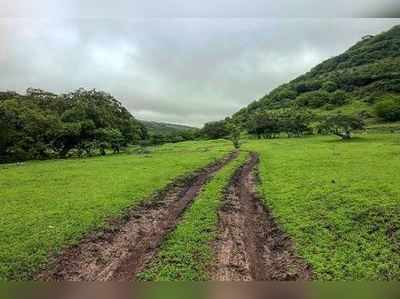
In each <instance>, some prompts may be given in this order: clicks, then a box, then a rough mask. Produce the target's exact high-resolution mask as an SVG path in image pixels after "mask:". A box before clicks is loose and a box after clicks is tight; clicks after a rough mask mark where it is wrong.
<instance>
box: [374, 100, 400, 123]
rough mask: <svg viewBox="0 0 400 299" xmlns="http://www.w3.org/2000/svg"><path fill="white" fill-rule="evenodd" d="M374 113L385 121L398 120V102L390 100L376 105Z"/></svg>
mask: <svg viewBox="0 0 400 299" xmlns="http://www.w3.org/2000/svg"><path fill="white" fill-rule="evenodd" d="M375 113H376V115H378V116H379V117H380V118H382V119H384V120H386V121H398V120H400V100H398V99H395V98H390V99H385V100H383V101H381V102H379V103H377V104H376V105H375Z"/></svg>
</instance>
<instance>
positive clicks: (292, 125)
mask: <svg viewBox="0 0 400 299" xmlns="http://www.w3.org/2000/svg"><path fill="white" fill-rule="evenodd" d="M313 117H314V116H313V114H312V113H311V112H310V111H308V110H301V109H300V110H299V109H289V110H286V111H284V112H283V113H282V114H281V115H280V119H281V120H280V125H281V129H282V130H283V131H285V132H286V133H287V135H288V137H300V136H303V135H304V134H305V133H307V132H310V131H311V129H310V124H311V121H312V120H313Z"/></svg>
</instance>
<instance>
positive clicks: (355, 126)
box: [318, 114, 364, 139]
mask: <svg viewBox="0 0 400 299" xmlns="http://www.w3.org/2000/svg"><path fill="white" fill-rule="evenodd" d="M362 129H364V121H363V119H362V118H360V117H353V116H349V115H343V114H336V115H330V116H327V117H326V118H325V119H324V120H323V121H322V122H321V123H320V125H319V127H318V130H319V131H320V133H325V134H329V133H330V134H334V135H336V136H339V137H341V138H342V139H350V138H351V133H352V131H353V130H362Z"/></svg>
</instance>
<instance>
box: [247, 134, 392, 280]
mask: <svg viewBox="0 0 400 299" xmlns="http://www.w3.org/2000/svg"><path fill="white" fill-rule="evenodd" d="M361 138H362V139H354V140H353V141H350V142H342V141H340V140H338V139H336V138H335V137H310V138H302V139H284V138H283V139H276V140H268V141H250V142H247V143H246V144H245V145H244V147H245V148H247V149H250V150H253V151H257V152H259V153H260V156H261V164H260V176H261V181H262V184H261V186H260V191H261V192H262V194H263V195H264V197H265V199H266V202H267V204H268V205H270V206H271V207H272V209H273V211H274V214H275V215H276V216H277V218H278V221H279V222H280V224H282V226H283V227H284V229H285V230H286V231H287V232H288V233H289V235H291V236H292V237H293V238H294V240H295V243H296V246H297V249H298V251H299V253H300V254H301V255H302V256H304V257H305V258H306V260H307V261H308V262H309V263H310V264H311V265H312V266H313V269H314V272H315V274H316V278H317V279H322V280H386V279H390V280H399V279H400V265H399V260H400V184H399V182H400V171H399V170H400V147H399V139H400V137H399V136H398V135H394V134H392V135H390V134H367V135H363V136H362V137H361ZM360 140H363V142H360Z"/></svg>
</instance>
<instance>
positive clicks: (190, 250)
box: [138, 152, 248, 281]
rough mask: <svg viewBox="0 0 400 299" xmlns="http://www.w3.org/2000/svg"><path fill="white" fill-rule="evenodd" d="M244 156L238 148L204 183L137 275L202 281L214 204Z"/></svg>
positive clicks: (209, 257)
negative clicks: (146, 265)
mask: <svg viewBox="0 0 400 299" xmlns="http://www.w3.org/2000/svg"><path fill="white" fill-rule="evenodd" d="M247 158H248V153H245V152H242V153H241V154H240V155H239V157H238V158H237V159H235V160H234V161H231V162H230V163H229V164H228V165H226V166H225V167H224V168H223V169H222V170H220V171H219V172H218V173H217V174H216V175H215V176H214V177H213V178H212V180H211V181H210V182H209V183H208V184H206V185H205V187H204V189H203V190H202V191H201V193H200V194H199V196H198V197H197V198H196V200H195V202H194V203H193V205H192V206H191V207H190V209H189V210H187V211H186V212H185V214H184V216H183V219H182V221H181V222H180V224H179V225H178V226H177V228H176V230H175V231H174V232H172V233H171V234H170V235H169V237H168V238H167V240H166V241H165V242H164V243H163V245H162V247H161V250H160V253H159V255H158V256H157V257H156V258H155V260H154V261H153V262H152V263H151V265H150V266H149V268H148V270H146V271H145V272H143V273H140V274H139V275H138V278H139V279H140V280H146V281H204V280H207V279H208V276H207V267H208V266H209V264H210V263H211V261H212V248H211V247H210V242H211V241H212V240H214V239H215V238H216V236H217V226H218V208H219V207H220V204H221V199H222V197H223V194H224V191H225V188H226V186H227V185H228V184H229V181H230V179H231V177H232V175H233V174H234V172H235V171H236V169H237V168H238V167H239V166H241V165H242V164H243V163H244V162H245V161H246V159H247Z"/></svg>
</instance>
